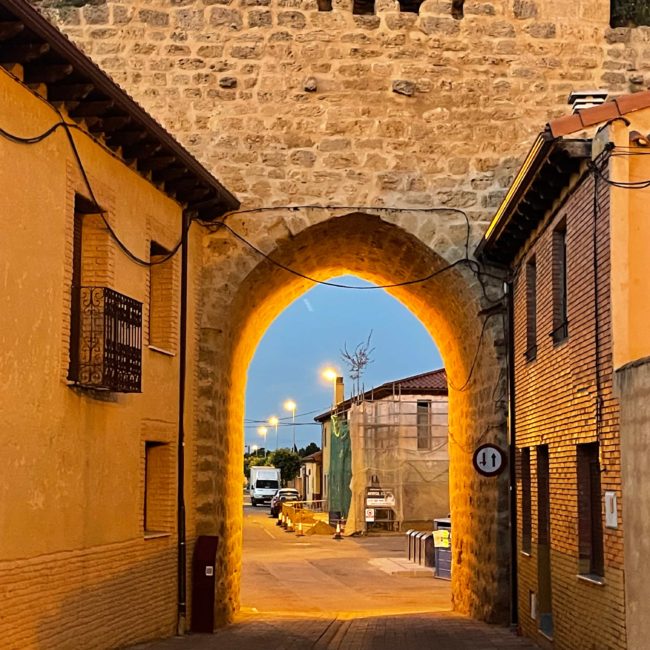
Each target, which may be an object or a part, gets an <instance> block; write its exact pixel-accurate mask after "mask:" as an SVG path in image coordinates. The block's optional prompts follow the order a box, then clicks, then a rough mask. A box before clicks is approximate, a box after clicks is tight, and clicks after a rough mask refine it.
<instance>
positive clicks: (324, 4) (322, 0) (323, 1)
mask: <svg viewBox="0 0 650 650" xmlns="http://www.w3.org/2000/svg"><path fill="white" fill-rule="evenodd" d="M318 11H332V0H318Z"/></svg>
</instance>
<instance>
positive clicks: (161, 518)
mask: <svg viewBox="0 0 650 650" xmlns="http://www.w3.org/2000/svg"><path fill="white" fill-rule="evenodd" d="M171 460H172V458H171V450H170V447H169V445H168V444H167V443H163V442H150V441H147V442H145V443H144V504H143V505H144V517H143V519H144V522H143V523H144V532H145V535H146V534H151V533H161V532H169V531H170V530H172V528H173V514H174V508H173V492H172V478H173V477H172V463H171Z"/></svg>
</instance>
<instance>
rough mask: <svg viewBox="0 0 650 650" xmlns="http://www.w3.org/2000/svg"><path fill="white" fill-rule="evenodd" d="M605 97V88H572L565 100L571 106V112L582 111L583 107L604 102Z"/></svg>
mask: <svg viewBox="0 0 650 650" xmlns="http://www.w3.org/2000/svg"><path fill="white" fill-rule="evenodd" d="M606 99H607V91H606V90H574V91H573V92H572V93H571V94H570V95H569V99H568V100H567V104H570V105H571V107H572V108H573V113H577V112H578V111H582V110H584V109H585V108H591V107H592V106H600V105H601V104H604V103H605V101H606Z"/></svg>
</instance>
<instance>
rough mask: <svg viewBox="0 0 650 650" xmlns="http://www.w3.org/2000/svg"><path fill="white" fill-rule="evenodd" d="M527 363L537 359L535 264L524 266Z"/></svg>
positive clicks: (532, 262)
mask: <svg viewBox="0 0 650 650" xmlns="http://www.w3.org/2000/svg"><path fill="white" fill-rule="evenodd" d="M524 355H525V357H526V359H528V361H532V360H533V359H535V358H536V357H537V264H536V262H535V258H534V257H533V258H532V259H531V260H530V261H529V262H528V263H527V264H526V352H525V353H524Z"/></svg>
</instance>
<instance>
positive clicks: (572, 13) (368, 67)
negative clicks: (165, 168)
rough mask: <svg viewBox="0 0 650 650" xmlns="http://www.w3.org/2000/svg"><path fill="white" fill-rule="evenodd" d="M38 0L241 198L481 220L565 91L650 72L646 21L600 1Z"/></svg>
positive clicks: (614, 84)
mask: <svg viewBox="0 0 650 650" xmlns="http://www.w3.org/2000/svg"><path fill="white" fill-rule="evenodd" d="M37 4H40V5H42V6H45V7H48V15H49V16H51V17H52V18H53V20H54V21H55V22H56V23H57V24H58V25H60V26H61V28H62V29H63V30H64V31H65V32H66V33H67V34H68V35H69V36H70V37H71V38H72V39H73V40H74V41H75V42H77V43H78V44H79V45H81V46H82V47H83V49H84V51H85V52H87V53H88V54H89V55H90V56H91V57H92V58H93V59H94V60H95V61H96V62H97V63H98V64H99V65H100V66H101V67H102V68H103V69H104V70H106V71H107V72H108V73H109V74H110V75H112V76H113V78H114V79H115V80H116V81H117V82H118V83H119V84H121V85H122V86H123V87H124V88H125V89H126V90H127V91H128V92H129V93H130V94H131V95H132V96H133V97H134V98H135V99H136V100H138V101H139V102H141V103H142V105H143V106H144V107H145V108H146V109H147V110H148V111H150V112H151V113H152V115H154V117H156V118H157V119H158V120H160V121H161V122H162V123H163V124H164V125H165V126H166V127H167V128H168V129H169V130H170V131H171V132H172V133H173V134H174V135H175V136H176V137H177V138H179V139H180V140H181V141H182V142H183V143H184V144H185V145H186V146H187V147H188V148H189V149H190V151H191V152H192V153H194V154H195V155H196V156H197V158H198V159H199V160H201V161H202V162H204V163H205V164H206V165H207V166H208V167H209V168H210V169H212V170H213V171H214V172H215V173H216V174H217V175H218V177H219V178H220V179H221V180H222V181H223V182H224V183H225V185H226V186H227V187H229V189H231V190H232V191H234V192H236V193H237V195H238V196H239V198H240V199H241V200H242V201H243V202H244V203H245V204H246V205H247V206H268V205H283V204H289V203H312V202H321V203H330V204H338V205H366V204H372V205H384V206H391V205H400V206H429V205H447V206H457V207H462V208H466V209H467V210H468V211H469V212H470V213H471V214H472V216H473V217H474V218H476V219H479V220H487V219H489V217H490V215H491V213H492V212H493V210H494V208H495V207H496V206H497V205H498V203H499V200H500V198H501V196H502V195H503V192H504V190H505V189H506V188H507V187H508V185H509V182H510V180H511V177H512V172H513V170H514V169H515V168H516V167H517V164H518V161H519V160H520V159H521V156H522V154H524V153H525V151H526V150H527V149H528V147H529V143H530V142H531V141H532V137H533V135H534V134H535V133H536V132H538V131H540V130H541V129H542V128H543V126H544V124H545V123H546V121H547V120H548V119H549V118H550V117H553V116H557V115H559V114H562V113H564V112H566V110H567V107H566V105H565V104H566V99H567V95H568V94H569V92H570V91H571V90H574V89H585V88H589V89H590V88H605V89H607V90H609V91H611V92H614V93H620V92H630V91H633V90H635V89H640V88H644V87H645V86H647V84H648V83H650V68H649V65H650V45H649V44H648V41H649V39H650V29H649V28H636V29H623V28H618V29H610V28H609V26H608V25H609V0H576V1H575V2H570V3H569V2H558V1H556V0H538V1H537V2H535V1H534V0H494V1H491V2H483V1H478V0H474V1H466V2H464V9H463V14H464V17H462V18H460V19H455V18H453V17H452V9H451V3H450V2H446V1H444V0H426V1H425V2H423V3H422V4H421V5H420V8H419V14H416V13H407V12H400V11H399V5H398V3H397V2H396V1H395V0H376V15H371V16H367V15H354V14H353V13H352V0H335V1H334V3H333V9H332V11H319V10H318V6H317V2H316V0H146V1H144V0H140V1H133V0H130V1H129V0H122V1H110V0H109V1H108V2H106V1H104V0H93V1H92V2H88V3H87V4H85V6H81V7H79V4H82V5H83V0H81V2H80V1H79V0H74V1H73V0H37ZM460 4H463V3H460Z"/></svg>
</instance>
